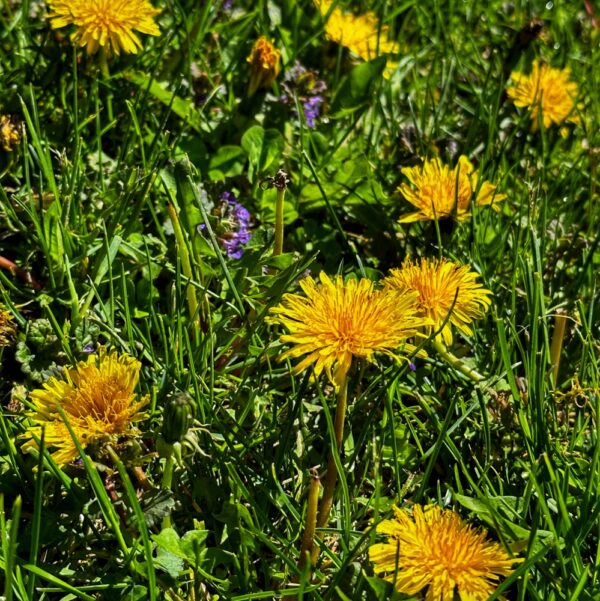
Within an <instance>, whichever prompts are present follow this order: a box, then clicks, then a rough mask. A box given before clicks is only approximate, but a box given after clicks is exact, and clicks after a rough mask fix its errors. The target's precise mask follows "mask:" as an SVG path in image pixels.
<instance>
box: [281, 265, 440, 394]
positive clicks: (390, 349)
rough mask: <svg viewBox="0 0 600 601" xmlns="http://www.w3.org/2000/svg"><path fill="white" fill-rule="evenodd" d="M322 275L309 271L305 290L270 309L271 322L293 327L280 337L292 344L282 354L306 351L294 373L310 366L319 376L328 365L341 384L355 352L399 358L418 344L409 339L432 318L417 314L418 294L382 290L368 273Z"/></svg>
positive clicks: (360, 355) (303, 285)
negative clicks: (357, 276)
mask: <svg viewBox="0 0 600 601" xmlns="http://www.w3.org/2000/svg"><path fill="white" fill-rule="evenodd" d="M320 280H321V284H320V285H317V283H316V282H315V281H314V280H313V278H311V277H307V278H305V279H303V280H302V281H301V282H300V286H301V288H302V291H303V292H304V296H301V295H299V294H286V295H284V297H283V301H282V303H281V304H280V305H278V306H276V307H273V308H272V309H271V313H272V314H274V317H272V318H271V322H272V323H279V324H282V325H284V326H285V327H286V328H287V329H288V330H289V334H284V335H283V336H281V341H282V342H289V343H291V344H292V345H293V346H292V348H291V349H289V350H288V351H286V352H285V353H283V355H282V356H281V359H282V360H283V359H286V358H288V357H291V358H296V357H301V356H303V355H306V356H305V357H304V358H303V359H302V361H300V363H298V365H296V367H295V368H294V373H299V372H301V371H303V370H305V369H307V368H308V367H310V366H312V367H313V369H314V374H315V376H316V377H318V376H319V375H320V374H321V373H322V372H323V371H325V372H326V373H327V375H328V376H329V379H330V380H331V381H332V382H333V383H334V384H335V385H336V386H337V385H339V384H340V383H341V382H343V381H344V379H345V377H346V374H347V373H348V370H349V369H350V364H351V362H352V358H353V357H358V358H362V359H366V360H367V361H372V360H373V354H374V353H384V354H387V355H390V356H392V357H396V358H397V352H398V350H399V349H400V348H402V350H403V351H404V352H405V353H410V352H412V351H413V350H414V346H412V345H410V344H407V342H406V340H407V339H408V338H412V337H414V336H416V335H419V329H420V328H422V327H423V326H426V325H428V324H429V323H430V322H429V320H427V319H426V318H421V317H419V316H417V315H416V308H415V295H414V294H410V293H406V292H403V293H399V292H394V291H387V292H384V291H381V290H378V289H376V288H375V285H374V282H372V281H371V280H368V279H366V278H363V279H360V280H356V279H351V280H348V282H344V280H343V279H342V278H341V277H340V276H337V277H336V278H335V279H334V280H333V281H332V280H331V279H330V278H329V277H328V276H327V275H325V274H324V273H321V275H320Z"/></svg>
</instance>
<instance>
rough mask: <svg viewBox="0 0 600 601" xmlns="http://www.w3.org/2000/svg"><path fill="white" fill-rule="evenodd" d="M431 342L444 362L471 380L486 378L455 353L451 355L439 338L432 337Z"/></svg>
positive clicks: (480, 380) (477, 380)
mask: <svg viewBox="0 0 600 601" xmlns="http://www.w3.org/2000/svg"><path fill="white" fill-rule="evenodd" d="M432 344H433V348H434V349H435V350H436V351H437V353H438V354H439V355H440V356H441V357H442V359H444V361H445V362H446V363H448V364H449V365H451V366H452V367H453V368H454V369H456V370H457V371H459V372H460V373H461V374H464V375H465V376H467V377H468V378H470V379H471V380H473V382H483V381H484V380H485V379H486V378H485V376H482V375H481V374H480V373H479V372H477V371H475V370H474V369H472V368H470V367H469V366H468V365H465V364H464V363H463V362H462V361H461V360H460V359H459V358H458V357H457V356H456V355H453V354H452V353H451V352H450V351H449V350H448V349H447V348H446V347H445V346H444V345H443V344H442V343H441V342H440V341H439V340H436V339H435V338H434V339H433V341H432Z"/></svg>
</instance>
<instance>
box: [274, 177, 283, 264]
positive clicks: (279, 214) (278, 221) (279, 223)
mask: <svg viewBox="0 0 600 601" xmlns="http://www.w3.org/2000/svg"><path fill="white" fill-rule="evenodd" d="M284 198H285V188H284V187H278V188H277V200H276V202H275V244H274V245H273V256H274V257H278V256H279V255H280V254H281V253H282V252H283V199H284Z"/></svg>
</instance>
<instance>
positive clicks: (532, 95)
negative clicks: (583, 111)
mask: <svg viewBox="0 0 600 601" xmlns="http://www.w3.org/2000/svg"><path fill="white" fill-rule="evenodd" d="M570 74H571V71H570V69H568V68H566V69H554V68H552V67H550V66H549V65H546V64H544V63H540V62H539V61H538V60H535V61H533V67H532V70H531V74H530V75H526V74H525V73H519V72H516V71H515V72H514V73H512V74H511V76H510V77H511V79H512V80H513V81H514V84H515V85H514V86H511V87H509V88H507V90H506V92H507V94H508V97H509V98H511V99H512V101H513V102H514V103H515V106H518V107H528V108H529V109H530V111H531V113H530V114H531V121H532V123H531V129H532V130H533V131H536V130H537V128H538V125H539V111H540V109H541V111H542V123H543V124H544V127H545V128H548V127H550V125H552V123H556V124H561V123H563V122H564V121H570V122H571V123H578V122H579V117H578V116H577V115H576V114H574V109H575V99H576V97H577V84H576V83H574V82H572V81H569V76H570Z"/></svg>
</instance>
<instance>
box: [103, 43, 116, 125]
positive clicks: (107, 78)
mask: <svg viewBox="0 0 600 601" xmlns="http://www.w3.org/2000/svg"><path fill="white" fill-rule="evenodd" d="M100 71H101V73H102V77H103V78H104V80H105V82H106V89H107V93H106V110H107V112H108V121H109V122H111V123H112V121H113V119H114V113H113V104H112V92H111V91H110V83H109V82H110V71H109V70H108V60H107V56H106V52H105V50H104V48H102V50H101V51H100Z"/></svg>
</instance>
